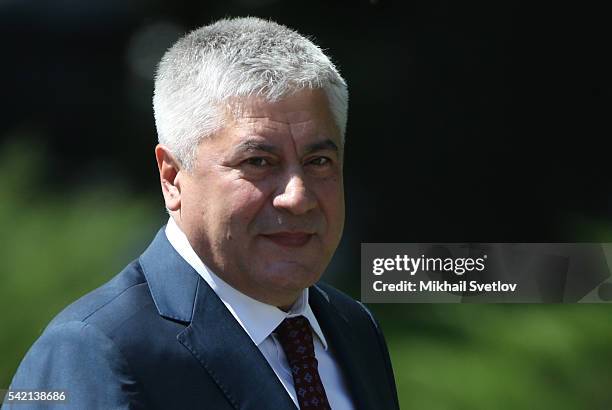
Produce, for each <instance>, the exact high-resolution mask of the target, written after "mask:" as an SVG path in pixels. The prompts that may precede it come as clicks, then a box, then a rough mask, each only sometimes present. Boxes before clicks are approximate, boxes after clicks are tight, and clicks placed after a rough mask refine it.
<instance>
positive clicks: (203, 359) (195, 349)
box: [140, 228, 295, 410]
mask: <svg viewBox="0 0 612 410" xmlns="http://www.w3.org/2000/svg"><path fill="white" fill-rule="evenodd" d="M140 264H141V266H142V268H143V272H144V274H145V277H146V278H147V283H148V285H149V288H150V289H151V295H152V297H153V299H154V301H155V305H156V306H157V309H158V311H159V313H160V315H162V316H164V317H166V318H170V319H173V320H180V321H183V322H186V323H189V326H187V327H186V328H185V330H183V331H182V332H181V333H179V334H178V336H177V339H178V341H179V342H180V343H181V344H182V345H183V346H185V347H186V348H187V349H188V350H189V351H190V352H191V353H192V354H193V356H194V358H195V360H197V361H198V362H199V363H200V364H201V365H202V366H203V367H204V369H205V370H206V371H207V372H208V374H210V376H211V377H212V379H213V380H214V381H215V383H216V384H217V385H218V386H219V388H220V390H221V391H222V392H223V393H224V394H225V396H226V397H227V399H228V401H229V402H230V403H231V405H232V406H233V407H234V408H236V409H244V410H248V409H262V408H269V409H275V410H276V409H278V410H285V409H287V410H289V409H290V410H295V405H294V404H293V401H292V400H291V397H289V395H288V394H287V391H286V390H285V388H284V387H283V385H282V384H281V382H280V380H278V377H277V376H276V374H275V373H274V371H273V370H272V368H271V367H270V365H269V364H268V362H267V360H266V359H265V357H264V356H263V355H262V353H261V352H260V351H259V349H258V348H257V346H255V344H254V343H253V341H252V340H251V338H250V337H249V336H248V334H247V333H246V332H245V331H244V329H242V327H241V326H240V324H239V323H238V322H237V321H236V319H235V318H234V317H233V316H232V315H231V313H230V312H229V311H228V310H227V308H226V307H225V305H224V304H223V302H221V300H220V299H219V297H218V296H217V295H216V294H215V292H214V291H213V290H212V289H211V288H210V286H208V284H207V283H206V281H204V279H202V278H201V277H200V275H198V273H197V272H196V271H195V270H194V269H193V268H192V267H191V266H190V265H189V264H188V263H187V262H186V261H185V260H184V259H183V258H182V257H181V256H180V255H179V254H178V253H177V252H176V250H175V249H174V248H173V247H172V245H170V243H169V242H168V239H167V238H166V235H165V233H164V232H163V228H162V229H161V230H160V231H159V232H158V234H157V236H156V237H155V239H154V240H153V242H152V243H151V245H150V246H149V248H148V249H147V250H146V251H145V252H144V253H143V254H142V256H141V257H140Z"/></svg>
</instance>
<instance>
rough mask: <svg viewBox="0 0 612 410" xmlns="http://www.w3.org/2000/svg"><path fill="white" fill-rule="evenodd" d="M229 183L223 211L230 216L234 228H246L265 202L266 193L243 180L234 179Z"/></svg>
mask: <svg viewBox="0 0 612 410" xmlns="http://www.w3.org/2000/svg"><path fill="white" fill-rule="evenodd" d="M230 185H231V186H229V187H228V189H227V192H228V196H227V198H226V201H225V209H224V212H226V213H227V214H228V215H229V216H230V217H231V219H232V222H231V224H232V227H233V228H234V229H239V230H241V231H244V230H248V229H249V227H250V226H251V225H252V223H253V221H254V220H255V219H256V217H257V215H258V214H259V213H260V211H261V209H262V208H263V206H264V205H265V203H266V198H267V196H266V193H265V192H264V191H263V190H262V189H261V188H260V187H257V186H255V185H253V184H252V183H250V182H248V181H244V180H239V181H234V183H232V184H230Z"/></svg>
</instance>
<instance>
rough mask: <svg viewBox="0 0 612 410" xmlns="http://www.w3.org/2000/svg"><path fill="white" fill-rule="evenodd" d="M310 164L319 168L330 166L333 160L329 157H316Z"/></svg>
mask: <svg viewBox="0 0 612 410" xmlns="http://www.w3.org/2000/svg"><path fill="white" fill-rule="evenodd" d="M308 163H309V164H312V165H315V166H318V167H323V166H326V165H329V164H330V163H331V160H330V159H329V158H327V157H316V158H314V159H312V160H310V161H308Z"/></svg>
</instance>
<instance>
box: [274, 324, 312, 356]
mask: <svg viewBox="0 0 612 410" xmlns="http://www.w3.org/2000/svg"><path fill="white" fill-rule="evenodd" d="M276 335H277V337H278V340H279V342H280V344H281V346H282V347H283V350H284V351H285V354H286V355H287V361H288V362H289V363H293V362H295V361H298V360H302V359H304V358H306V357H314V355H315V353H314V345H313V342H312V330H311V328H310V323H309V322H308V319H306V318H305V317H304V316H296V317H292V318H286V319H285V320H283V321H282V322H281V324H280V325H278V327H277V328H276Z"/></svg>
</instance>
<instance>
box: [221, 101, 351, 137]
mask: <svg viewBox="0 0 612 410" xmlns="http://www.w3.org/2000/svg"><path fill="white" fill-rule="evenodd" d="M222 134H225V136H226V137H227V138H224V139H226V142H227V143H228V144H230V145H233V144H235V143H239V142H240V141H241V140H242V139H244V138H252V137H255V136H258V137H262V138H265V139H271V140H273V141H274V140H276V141H277V142H278V143H282V142H283V141H284V140H287V139H291V140H293V142H294V143H297V144H299V143H301V142H304V143H307V142H312V140H313V139H330V140H332V141H334V142H336V144H337V145H338V146H340V135H339V132H338V129H337V127H336V124H335V122H334V119H333V116H332V114H331V111H330V109H329V103H328V100H327V96H326V95H325V93H324V92H323V91H322V90H301V91H299V92H296V93H295V94H293V95H290V96H288V97H285V98H282V99H280V100H278V101H274V102H269V101H266V100H264V99H262V98H244V99H237V100H234V101H231V102H229V104H228V105H227V109H226V122H225V126H224V127H223V132H222ZM273 141H272V142H273Z"/></svg>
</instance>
